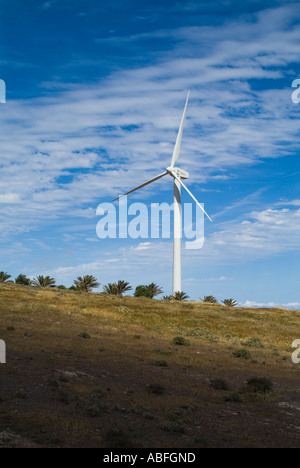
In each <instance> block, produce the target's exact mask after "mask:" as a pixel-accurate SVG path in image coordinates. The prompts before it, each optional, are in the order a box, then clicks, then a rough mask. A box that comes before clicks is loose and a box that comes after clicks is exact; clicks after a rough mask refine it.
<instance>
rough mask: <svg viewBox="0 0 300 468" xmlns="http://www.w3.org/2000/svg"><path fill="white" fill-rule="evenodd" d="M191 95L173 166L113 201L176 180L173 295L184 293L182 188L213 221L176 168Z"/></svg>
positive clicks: (182, 172)
mask: <svg viewBox="0 0 300 468" xmlns="http://www.w3.org/2000/svg"><path fill="white" fill-rule="evenodd" d="M189 95H190V91H189V92H188V95H187V98H186V103H185V107H184V111H183V114H182V118H181V123H180V127H179V131H178V134H177V138H176V143H175V147H174V150H173V155H172V160H171V165H170V166H169V167H167V169H166V170H165V172H163V173H162V174H159V175H158V176H156V177H153V179H150V180H148V181H147V182H145V183H144V184H142V185H139V186H138V187H135V188H134V189H132V190H129V192H126V193H124V194H123V195H120V196H119V197H117V198H115V199H114V200H113V201H116V200H118V199H120V198H122V197H125V195H129V194H130V193H132V192H135V191H136V190H139V189H140V188H142V187H145V186H146V185H149V184H152V182H155V181H156V180H159V179H161V178H162V177H164V176H166V175H170V176H171V177H173V179H174V244H173V294H175V292H177V291H182V289H181V238H182V211H181V187H183V188H184V189H185V190H186V191H187V193H188V194H189V195H190V196H191V197H192V199H193V200H194V201H195V202H196V204H197V205H198V206H199V207H200V208H201V210H202V211H203V213H204V214H205V215H206V216H207V217H208V219H209V220H210V221H212V220H211V218H210V217H209V216H208V214H207V213H206V211H205V210H204V208H203V207H202V205H201V204H200V203H199V202H198V200H197V199H196V198H195V197H194V195H193V194H192V193H191V192H190V190H189V189H188V188H187V187H186V185H185V184H184V183H183V182H182V179H188V178H189V173H188V172H186V171H184V170H183V169H180V168H179V167H175V164H176V162H177V161H178V158H179V154H180V146H181V140H182V132H183V125H184V120H185V115H186V110H187V105H188V100H189Z"/></svg>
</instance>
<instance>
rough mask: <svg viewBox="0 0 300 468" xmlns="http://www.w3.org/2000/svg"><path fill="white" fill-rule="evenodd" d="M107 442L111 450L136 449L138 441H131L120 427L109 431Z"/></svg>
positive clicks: (106, 436) (106, 437)
mask: <svg viewBox="0 0 300 468" xmlns="http://www.w3.org/2000/svg"><path fill="white" fill-rule="evenodd" d="M105 441H106V443H107V446H108V447H110V448H136V441H131V440H130V439H129V437H128V436H127V434H126V433H125V432H124V431H123V429H120V428H118V427H116V428H112V429H110V430H109V431H107V433H106V435H105Z"/></svg>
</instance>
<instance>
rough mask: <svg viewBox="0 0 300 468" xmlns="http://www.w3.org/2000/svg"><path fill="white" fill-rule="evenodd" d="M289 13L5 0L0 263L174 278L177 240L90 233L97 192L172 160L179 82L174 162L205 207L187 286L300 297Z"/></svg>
mask: <svg viewBox="0 0 300 468" xmlns="http://www.w3.org/2000/svg"><path fill="white" fill-rule="evenodd" d="M299 23H300V4H299V2H292V1H284V2H283V1H265V2H262V1H259V2H258V1H248V2H247V1H245V2H238V1H211V2H202V1H177V2H176V1H165V0H163V1H160V2H158V1H152V2H151V1H145V2H138V1H129V0H127V1H126V2H125V1H123V0H118V1H110V2H101V1H96V0H85V1H76V0H72V1H71V0H49V1H44V2H43V1H36V0H27V1H18V0H0V79H3V80H5V82H6V86H7V96H6V98H7V103H6V104H0V158H1V159H0V161H1V178H0V228H1V233H2V235H1V242H0V257H1V262H0V263H1V264H0V269H1V270H4V271H8V272H9V273H11V274H12V275H13V277H16V276H17V275H18V274H19V273H21V272H22V273H25V274H27V275H28V276H31V277H33V276H36V275H37V274H49V275H51V276H54V277H55V278H56V279H57V282H58V283H64V284H66V285H71V284H72V282H73V280H74V279H75V278H76V277H77V276H78V275H84V274H93V275H95V276H96V277H97V278H98V280H99V281H100V282H101V284H102V285H103V284H106V283H107V282H112V281H116V280H118V279H125V280H127V281H130V282H131V284H132V285H133V286H136V285H138V284H140V283H150V282H152V281H154V282H156V283H158V284H159V285H161V286H163V288H164V291H165V293H166V294H170V293H171V283H172V241H171V240H170V241H163V240H160V239H156V240H155V239H152V240H151V239H149V240H148V241H147V243H146V244H145V240H144V239H136V240H132V239H127V240H115V239H110V240H100V239H98V238H97V236H96V225H97V222H98V221H99V217H97V216H96V208H97V206H98V204H99V203H102V202H109V201H111V199H112V198H115V197H116V196H117V195H118V194H120V193H123V192H124V191H126V190H129V189H130V188H132V187H134V186H135V185H136V184H138V183H142V182H144V181H146V180H147V179H149V178H151V177H153V176H155V175H157V174H158V173H160V172H162V171H163V170H164V169H165V167H166V166H168V165H169V163H170V159H171V154H172V150H173V145H174V142H175V139H176V133H177V130H178V126H179V122H180V118H181V113H182V110H183V106H184V102H185V98H186V93H187V90H188V89H190V90H191V96H190V103H189V107H188V112H187V119H186V124H185V129H184V135H183V141H182V151H181V157H180V161H179V162H180V165H181V166H182V167H183V168H184V169H185V170H188V171H189V172H190V174H191V176H190V179H189V180H188V181H187V184H188V186H189V188H190V189H191V190H192V192H193V193H194V194H195V195H196V196H197V198H198V199H199V201H201V202H203V203H205V208H206V210H207V211H208V213H209V214H210V215H211V216H212V218H213V221H214V222H213V223H212V224H210V223H209V222H206V223H205V236H206V240H205V244H204V247H203V248H202V249H200V250H197V251H195V250H194V251H187V250H184V251H183V290H184V291H186V292H187V293H188V294H189V295H190V296H191V298H193V299H198V298H199V297H203V296H204V295H208V294H213V295H215V296H216V297H217V298H218V299H219V300H221V299H224V298H228V297H233V298H234V299H236V300H238V301H239V303H241V304H244V305H255V304H257V305H258V304H265V305H275V304H276V305H281V306H288V307H291V308H296V309H299V308H300V296H299V289H300V274H299V263H300V262H299V260H300V254H299V250H300V235H299V234H300V195H299V176H300V162H299V150H300V142H299V135H300V132H299V112H300V103H299V104H295V103H293V102H292V100H291V94H292V91H293V89H292V88H291V84H292V81H293V80H294V79H297V78H300V69H299V50H300V34H299ZM132 201H140V202H144V203H146V204H150V203H151V202H156V203H160V202H163V201H165V202H170V203H171V202H172V182H171V180H170V179H169V178H164V179H162V180H161V181H159V182H157V183H156V184H153V185H151V186H149V187H147V188H145V189H143V190H141V191H140V192H138V194H133V195H132ZM183 201H186V202H189V201H190V199H189V198H188V195H186V194H184V195H183Z"/></svg>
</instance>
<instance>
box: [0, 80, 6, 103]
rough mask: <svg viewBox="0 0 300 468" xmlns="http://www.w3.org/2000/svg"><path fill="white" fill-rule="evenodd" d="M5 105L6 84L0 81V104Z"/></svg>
mask: <svg viewBox="0 0 300 468" xmlns="http://www.w3.org/2000/svg"><path fill="white" fill-rule="evenodd" d="M5 103H6V84H5V81H4V80H1V79H0V104H5Z"/></svg>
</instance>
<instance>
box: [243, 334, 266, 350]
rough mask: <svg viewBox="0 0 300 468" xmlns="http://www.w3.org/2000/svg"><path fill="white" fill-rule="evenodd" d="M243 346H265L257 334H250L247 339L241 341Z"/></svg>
mask: <svg viewBox="0 0 300 468" xmlns="http://www.w3.org/2000/svg"><path fill="white" fill-rule="evenodd" d="M242 344H243V345H245V346H249V347H250V348H265V345H264V344H263V343H262V341H261V339H260V338H258V336H252V337H251V338H249V340H247V341H244V342H243V343H242Z"/></svg>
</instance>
